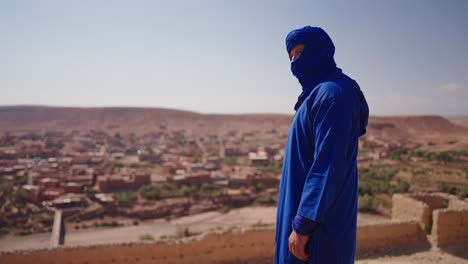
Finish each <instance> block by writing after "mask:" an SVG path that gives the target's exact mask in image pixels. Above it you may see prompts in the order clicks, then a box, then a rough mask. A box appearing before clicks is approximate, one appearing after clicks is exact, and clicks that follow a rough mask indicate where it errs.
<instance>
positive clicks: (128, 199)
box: [114, 192, 137, 206]
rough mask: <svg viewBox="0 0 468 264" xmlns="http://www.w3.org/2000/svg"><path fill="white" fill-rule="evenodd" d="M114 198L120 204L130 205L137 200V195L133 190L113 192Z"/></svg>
mask: <svg viewBox="0 0 468 264" xmlns="http://www.w3.org/2000/svg"><path fill="white" fill-rule="evenodd" d="M114 199H115V201H116V202H117V204H118V205H120V206H130V205H132V204H134V203H135V202H136V200H137V195H136V193H134V192H121V193H115V194H114Z"/></svg>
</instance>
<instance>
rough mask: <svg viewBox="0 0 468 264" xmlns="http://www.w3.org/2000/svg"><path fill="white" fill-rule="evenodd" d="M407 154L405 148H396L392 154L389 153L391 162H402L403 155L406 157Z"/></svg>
mask: <svg viewBox="0 0 468 264" xmlns="http://www.w3.org/2000/svg"><path fill="white" fill-rule="evenodd" d="M407 154H408V149H406V148H398V149H395V150H393V151H392V153H390V159H392V160H399V161H401V160H403V157H402V156H403V155H407Z"/></svg>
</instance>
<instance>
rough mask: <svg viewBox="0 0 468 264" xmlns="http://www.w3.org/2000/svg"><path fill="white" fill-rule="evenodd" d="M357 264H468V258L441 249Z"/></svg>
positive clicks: (362, 260) (360, 261) (380, 258)
mask: <svg viewBox="0 0 468 264" xmlns="http://www.w3.org/2000/svg"><path fill="white" fill-rule="evenodd" d="M355 263H356V264H414V263H418V264H433V263H434V264H435V263H437V264H466V263H468V259H467V256H466V254H465V256H457V255H454V254H449V253H447V252H444V251H442V250H439V249H430V250H428V251H422V252H417V253H413V254H411V255H401V256H384V257H378V258H372V259H361V260H357V261H356V262H355Z"/></svg>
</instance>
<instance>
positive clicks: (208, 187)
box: [198, 183, 222, 196]
mask: <svg viewBox="0 0 468 264" xmlns="http://www.w3.org/2000/svg"><path fill="white" fill-rule="evenodd" d="M220 191H222V189H221V188H220V187H219V186H217V185H214V184H210V183H204V184H203V185H202V186H201V187H200V190H199V191H198V194H199V195H200V196H212V195H213V194H216V193H219V192H220Z"/></svg>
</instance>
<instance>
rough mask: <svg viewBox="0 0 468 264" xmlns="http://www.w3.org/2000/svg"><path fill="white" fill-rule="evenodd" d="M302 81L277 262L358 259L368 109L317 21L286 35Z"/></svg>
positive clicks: (283, 186)
mask: <svg viewBox="0 0 468 264" xmlns="http://www.w3.org/2000/svg"><path fill="white" fill-rule="evenodd" d="M286 49H287V51H288V53H289V58H290V60H291V71H292V73H293V75H294V76H295V77H296V78H297V79H298V80H299V83H300V84H301V86H302V93H301V94H300V96H299V98H298V101H297V103H296V105H295V106H294V109H295V110H296V113H295V115H294V118H293V121H292V123H291V128H290V131H289V136H288V142H287V145H286V149H285V156H284V165H283V174H282V177H281V182H280V186H279V192H278V211H277V219H276V220H277V221H276V237H275V242H276V245H275V263H276V264H283V263H314V264H332V263H354V255H355V248H356V222H357V198H358V197H357V188H358V177H357V160H356V159H357V153H358V137H360V136H362V135H364V134H365V133H366V126H367V119H368V116H369V109H368V106H367V102H366V100H365V98H364V95H363V94H362V92H361V90H360V88H359V85H358V84H357V83H356V82H355V81H354V80H353V79H351V78H349V77H348V76H346V75H345V74H344V73H343V72H342V71H341V69H340V68H337V67H336V64H335V61H334V58H333V55H334V52H335V47H334V45H333V42H332V40H331V39H330V37H329V36H328V35H327V33H326V32H325V31H324V30H323V29H321V28H317V27H310V26H307V27H304V28H300V29H296V30H293V31H291V32H290V33H289V34H288V35H287V37H286Z"/></svg>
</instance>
